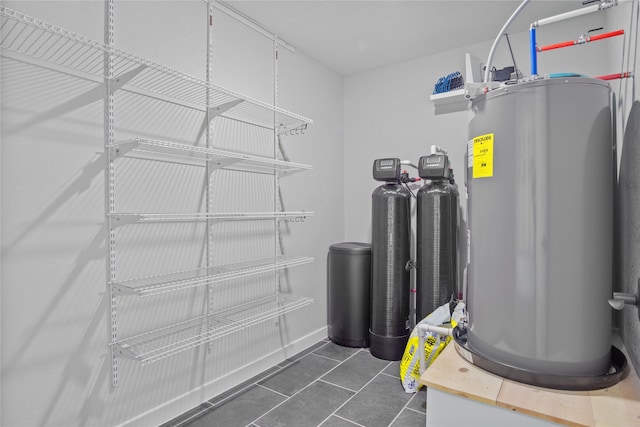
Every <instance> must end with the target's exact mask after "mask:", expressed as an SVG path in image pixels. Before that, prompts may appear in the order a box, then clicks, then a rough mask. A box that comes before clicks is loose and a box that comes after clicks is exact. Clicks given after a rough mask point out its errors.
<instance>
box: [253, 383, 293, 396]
mask: <svg viewBox="0 0 640 427" xmlns="http://www.w3.org/2000/svg"><path fill="white" fill-rule="evenodd" d="M256 386H258V387H262V388H263V389H265V390H269V391H271V392H273V393H275V394H279V395H280V396H283V397H285V398H286V399H288V398H289V396H287V395H286V394H284V393H280V392H279V391H276V390H274V389H272V388H269V387H267V386H264V385H262V384H256Z"/></svg>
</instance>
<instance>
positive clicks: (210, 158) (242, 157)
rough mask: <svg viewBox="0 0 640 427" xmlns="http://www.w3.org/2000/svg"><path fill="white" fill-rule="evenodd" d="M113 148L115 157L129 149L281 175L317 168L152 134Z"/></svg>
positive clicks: (113, 156)
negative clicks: (150, 136)
mask: <svg viewBox="0 0 640 427" xmlns="http://www.w3.org/2000/svg"><path fill="white" fill-rule="evenodd" d="M109 148H110V149H111V150H112V158H117V157H119V156H124V155H126V154H127V153H128V152H129V151H131V150H135V151H142V152H144V153H145V154H148V153H150V154H156V155H163V156H171V157H172V158H173V159H178V161H180V160H181V159H182V160H184V162H185V163H193V162H194V161H202V162H203V164H204V163H205V162H210V164H211V166H212V169H216V168H218V169H234V170H242V171H245V172H258V173H271V174H273V173H279V174H281V175H291V174H293V173H295V172H300V171H304V170H311V169H313V166H311V165H305V164H302V163H294V162H288V161H284V160H278V159H273V158H269V157H260V156H255V155H252V154H246V153H238V152H233V151H224V150H218V149H214V148H206V147H199V146H193V145H186V144H179V143H176V142H171V141H160V140H155V139H149V138H132V139H127V140H124V141H119V142H116V143H114V144H112V145H110V146H109Z"/></svg>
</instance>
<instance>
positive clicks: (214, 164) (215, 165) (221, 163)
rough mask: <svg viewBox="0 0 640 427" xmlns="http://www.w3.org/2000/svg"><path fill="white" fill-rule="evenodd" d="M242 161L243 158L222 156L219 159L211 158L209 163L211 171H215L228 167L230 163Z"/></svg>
mask: <svg viewBox="0 0 640 427" xmlns="http://www.w3.org/2000/svg"><path fill="white" fill-rule="evenodd" d="M240 161H242V159H220V158H217V159H215V160H211V161H210V162H209V164H210V166H211V168H210V171H214V170H217V169H223V168H226V167H227V166H229V165H232V164H234V163H238V162H240Z"/></svg>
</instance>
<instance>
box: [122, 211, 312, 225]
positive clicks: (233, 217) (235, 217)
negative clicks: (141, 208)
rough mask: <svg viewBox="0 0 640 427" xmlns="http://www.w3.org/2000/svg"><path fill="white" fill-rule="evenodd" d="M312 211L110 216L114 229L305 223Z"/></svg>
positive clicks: (125, 214)
mask: <svg viewBox="0 0 640 427" xmlns="http://www.w3.org/2000/svg"><path fill="white" fill-rule="evenodd" d="M314 215H315V213H314V212H310V211H287V212H225V213H113V214H110V216H111V219H112V222H111V225H112V226H113V227H119V226H122V225H128V224H145V223H146V224H149V223H166V222H199V221H207V220H210V221H220V222H222V221H264V220H270V219H278V220H282V221H286V222H303V221H304V220H305V219H306V218H307V217H311V216H314Z"/></svg>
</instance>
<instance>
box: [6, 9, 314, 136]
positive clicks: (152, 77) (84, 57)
mask: <svg viewBox="0 0 640 427" xmlns="http://www.w3.org/2000/svg"><path fill="white" fill-rule="evenodd" d="M0 17H1V18H2V22H1V27H0V30H1V31H0V47H1V48H2V54H3V55H5V56H7V53H13V54H17V55H19V56H20V57H21V58H23V59H25V58H26V59H30V60H31V62H32V63H35V64H36V65H46V64H49V65H52V66H53V68H54V69H56V70H57V71H62V72H70V73H71V74H74V75H80V76H84V77H86V78H91V79H92V80H94V81H95V80H96V78H106V77H108V76H106V75H105V69H106V67H105V61H106V59H107V57H108V55H111V58H112V59H113V76H114V80H113V82H114V84H113V87H114V88H116V89H118V88H119V89H121V90H126V91H129V92H134V93H137V94H139V95H143V96H149V97H154V98H158V99H162V100H165V101H168V102H174V103H177V104H180V105H183V106H187V107H191V108H197V109H200V110H204V111H207V106H208V107H209V108H210V111H213V112H216V111H218V110H219V111H220V112H221V113H220V114H219V115H221V116H223V117H227V118H230V119H233V120H240V121H243V122H246V123H251V124H255V125H258V126H262V127H267V128H270V129H273V124H274V113H275V114H276V119H275V122H276V123H277V124H278V125H279V126H295V125H301V124H303V123H313V121H312V120H311V119H308V118H306V117H303V116H301V115H298V114H295V113H292V112H289V111H286V110H284V109H282V108H279V107H276V106H274V105H271V104H267V103H265V102H263V101H260V100H257V99H254V98H251V97H248V96H245V95H241V94H239V93H237V92H234V91H231V90H229V89H225V88H223V87H221V86H217V85H214V84H209V83H207V82H206V81H204V80H202V79H199V78H197V77H194V76H191V75H189V74H185V73H182V72H180V71H177V70H174V69H171V68H169V67H165V66H163V65H160V64H157V63H155V62H152V61H149V60H146V59H144V58H141V57H139V56H136V55H132V54H130V53H127V52H125V51H122V50H120V49H116V48H112V47H110V46H108V45H106V44H104V43H101V42H98V41H96V40H92V39H90V38H88V37H85V36H82V35H80V34H77V33H75V32H73V31H69V30H67V29H64V28H61V27H59V26H56V25H53V24H50V23H48V22H45V21H42V20H40V19H38V18H34V17H32V16H29V15H26V14H24V13H22V12H19V11H16V10H13V9H10V8H7V7H4V6H0ZM207 92H210V102H209V104H207ZM238 101H240V102H239V103H238ZM228 106H231V107H230V108H228Z"/></svg>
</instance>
